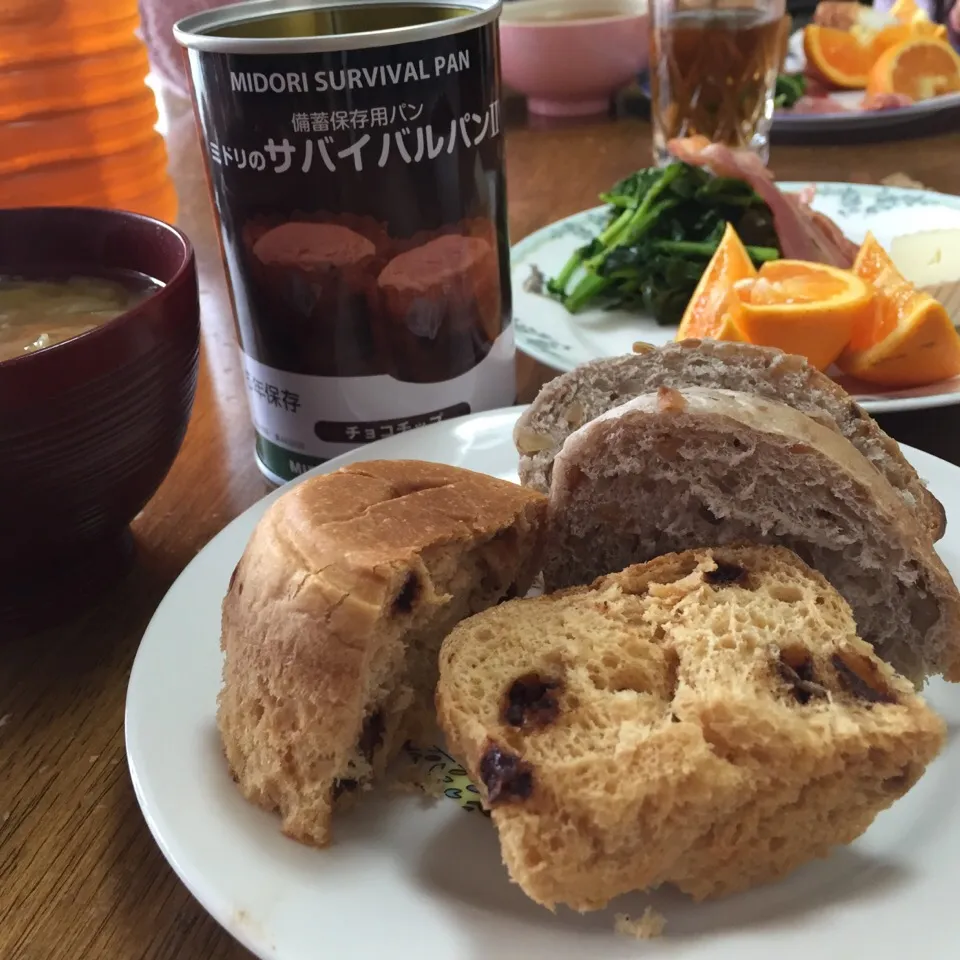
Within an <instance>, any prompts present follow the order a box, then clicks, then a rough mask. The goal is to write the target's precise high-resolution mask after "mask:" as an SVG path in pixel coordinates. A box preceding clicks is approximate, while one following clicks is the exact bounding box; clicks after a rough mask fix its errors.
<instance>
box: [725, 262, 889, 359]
mask: <svg viewBox="0 0 960 960" xmlns="http://www.w3.org/2000/svg"><path fill="white" fill-rule="evenodd" d="M733 291H734V298H735V304H736V306H735V308H734V309H733V310H732V311H731V312H732V314H733V317H734V321H735V323H736V325H737V328H738V329H739V331H740V332H741V333H742V334H743V335H744V336H745V337H746V338H747V340H749V341H750V343H755V344H758V345H760V346H767V347H779V348H780V349H781V350H784V351H786V352H787V353H795V354H799V355H800V356H804V357H806V358H807V359H808V360H809V361H810V363H812V364H813V365H814V366H815V367H817V369H819V370H825V369H826V368H827V367H829V366H830V365H831V364H832V363H833V362H834V361H835V360H836V359H837V357H839V356H840V354H841V353H842V352H843V349H844V347H846V345H847V344H848V343H849V341H850V338H851V336H852V335H853V332H854V330H856V329H858V328H861V327H863V326H864V325H865V324H866V323H867V322H868V321H869V319H870V318H871V317H872V316H873V313H874V306H873V301H874V292H873V288H872V287H871V286H870V284H869V283H866V282H865V281H864V280H862V279H861V278H860V277H858V276H856V275H855V274H854V273H852V272H851V271H848V270H840V269H838V268H836V267H828V266H825V265H823V264H819V263H805V262H803V261H800V260H775V261H773V262H772V263H765V264H764V265H763V266H762V267H761V268H760V272H759V273H758V274H757V276H756V277H755V278H753V279H747V280H741V281H740V282H739V283H737V284H735V285H734V288H733Z"/></svg>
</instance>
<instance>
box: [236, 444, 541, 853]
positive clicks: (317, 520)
mask: <svg viewBox="0 0 960 960" xmlns="http://www.w3.org/2000/svg"><path fill="white" fill-rule="evenodd" d="M545 513H546V498H545V497H543V496H542V495H541V494H539V493H535V492H532V491H528V490H525V489H523V488H522V487H519V486H517V485H516V484H513V483H508V482H507V481H504V480H498V479H496V478H494V477H489V476H486V475H483V474H477V473H473V472H471V471H467V470H461V469H458V468H456V467H448V466H443V465H440V464H434V463H423V462H420V461H404V460H396V461H371V462H368V463H359V464H353V465H351V466H348V467H345V468H343V469H342V470H338V471H337V472H336V473H331V474H327V475H324V476H320V477H316V478H313V479H311V480H307V481H305V482H304V483H301V484H299V485H298V486H295V487H294V488H293V489H291V490H290V492H289V493H287V494H285V495H284V496H282V497H280V499H278V500H277V501H276V502H275V503H274V504H273V505H272V506H271V508H270V509H269V510H268V512H267V513H266V514H265V516H264V517H263V519H262V520H261V521H260V523H259V525H258V526H257V528H256V530H255V531H254V533H253V536H252V537H251V540H250V543H249V544H248V546H247V549H246V551H245V553H244V555H243V558H242V559H241V561H240V563H239V565H238V567H237V569H236V571H235V572H234V575H233V577H232V578H231V581H230V587H229V590H228V593H227V596H226V599H225V600H224V604H223V621H222V636H221V646H222V648H223V652H224V657H225V660H224V669H223V689H222V691H221V694H220V697H219V710H218V714H217V721H218V725H219V728H220V733H221V736H222V738H223V744H224V747H225V750H226V755H227V760H228V761H229V764H230V768H231V771H232V773H233V775H234V777H235V779H236V780H237V783H238V784H239V786H240V789H241V790H242V792H243V794H244V796H246V797H247V798H248V799H249V800H251V801H253V802H254V803H257V804H259V805H260V806H263V807H265V808H267V809H271V810H274V809H275V810H279V811H280V814H281V817H282V820H283V830H284V832H285V833H286V834H288V835H289V836H291V837H294V838H296V839H298V840H301V841H304V842H307V843H314V844H318V845H323V844H325V843H327V842H328V840H329V837H330V818H331V815H332V812H333V809H334V804H335V802H336V801H338V800H345V799H347V798H348V797H349V796H350V795H351V794H355V793H356V792H357V791H358V790H359V789H363V788H366V787H368V786H369V784H370V782H371V781H372V779H373V778H374V777H375V776H376V775H377V774H379V773H381V772H382V770H383V769H384V767H385V765H386V763H387V762H388V760H389V759H390V758H391V756H393V755H394V754H395V752H396V751H397V750H398V749H399V748H400V747H401V746H402V745H403V743H404V741H405V740H406V739H407V738H408V737H409V736H410V735H411V733H415V732H416V731H417V729H419V728H420V727H421V726H422V725H424V724H426V723H432V722H433V721H434V719H435V714H434V708H433V692H434V689H435V687H436V680H437V653H438V651H439V649H440V644H441V642H442V640H443V638H444V637H445V636H446V634H447V633H448V632H449V631H450V630H451V629H452V628H453V627H454V625H455V624H456V623H458V622H459V621H460V620H462V619H463V618H464V617H466V616H469V615H470V614H473V613H476V612H478V611H480V610H483V609H485V608H486V607H489V606H491V605H493V604H495V603H497V602H499V601H500V600H502V599H504V598H505V597H507V596H516V595H519V596H522V595H523V594H524V593H525V592H526V591H527V590H528V589H529V587H530V584H531V582H532V581H533V578H534V576H535V575H536V573H537V571H538V570H539V564H540V552H541V542H542V536H541V533H542V526H543V520H544V517H545Z"/></svg>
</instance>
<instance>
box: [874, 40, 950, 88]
mask: <svg viewBox="0 0 960 960" xmlns="http://www.w3.org/2000/svg"><path fill="white" fill-rule="evenodd" d="M866 88H867V93H868V94H873V93H900V94H903V95H904V96H907V97H910V98H911V99H912V100H929V99H930V98H931V97H937V96H940V95H941V94H944V93H958V92H960V56H958V55H957V54H956V53H955V52H954V50H953V48H952V47H951V46H950V44H949V43H947V42H946V41H945V40H940V39H937V38H936V37H924V36H911V37H910V38H909V39H907V40H904V41H903V42H902V43H898V44H895V45H894V46H892V47H890V48H888V49H887V50H884V51H883V53H881V54H880V56H879V57H878V58H877V61H876V63H874V65H873V67H872V68H871V69H870V73H869V76H868V78H867V84H866Z"/></svg>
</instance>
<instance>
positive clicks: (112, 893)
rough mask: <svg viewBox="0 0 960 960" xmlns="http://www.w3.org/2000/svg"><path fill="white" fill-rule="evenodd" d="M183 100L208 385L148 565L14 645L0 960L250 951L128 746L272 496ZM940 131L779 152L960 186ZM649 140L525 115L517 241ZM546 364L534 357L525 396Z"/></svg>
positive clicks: (952, 454) (144, 545)
mask: <svg viewBox="0 0 960 960" xmlns="http://www.w3.org/2000/svg"><path fill="white" fill-rule="evenodd" d="M169 106H170V108H171V125H170V138H169V143H170V150H171V154H172V159H173V167H174V171H175V176H176V180H177V185H178V189H179V192H180V197H181V204H182V215H181V222H182V224H183V226H184V227H185V229H186V230H187V231H188V233H189V234H190V235H191V237H192V238H193V240H194V242H195V244H196V246H197V251H198V254H199V261H200V268H201V276H202V281H201V283H202V297H203V363H202V370H201V377H200V386H199V390H198V393H197V399H196V406H195V409H194V412H193V419H192V421H191V425H190V429H189V432H188V434H187V437H186V441H185V443H184V445H183V450H182V452H181V454H180V457H179V459H178V460H177V462H176V464H175V466H174V467H173V470H172V471H171V473H170V475H169V476H168V478H167V480H166V482H165V483H164V484H163V486H162V488H161V489H160V491H159V492H158V493H157V495H156V497H155V498H154V499H153V500H152V502H151V503H150V504H149V505H148V506H147V508H146V509H145V510H144V511H143V512H142V514H141V515H140V516H139V517H138V518H137V519H136V521H135V523H134V532H135V535H136V539H137V543H138V547H139V555H138V559H137V563H136V566H135V568H134V569H133V571H132V572H131V573H130V574H129V576H128V577H127V578H126V579H125V580H124V581H123V582H122V583H120V584H118V585H117V587H116V588H115V589H114V590H113V591H112V593H111V595H110V596H109V597H108V598H107V599H106V600H105V601H104V602H103V603H101V604H99V605H98V606H97V608H96V609H93V610H90V611H89V612H87V613H86V614H85V615H84V616H83V617H82V618H81V619H80V620H78V621H77V622H75V623H73V624H71V625H70V626H69V627H66V628H63V629H60V630H58V631H56V632H55V633H52V634H50V635H48V636H42V637H35V638H33V639H31V640H29V641H22V642H20V641H18V642H7V643H2V642H0V960H86V958H96V960H99V958H104V960H106V958H110V960H161V958H162V960H241V958H248V957H250V954H248V953H247V952H246V951H245V950H244V949H243V948H241V947H240V946H239V945H237V944H236V943H235V942H234V941H233V940H232V939H231V938H230V937H229V936H228V935H227V934H226V933H225V932H223V931H222V930H221V929H220V928H219V927H218V926H217V925H216V924H215V923H214V921H213V920H211V919H210V918H209V917H208V916H207V915H206V913H205V912H204V911H203V909H202V908H201V907H200V906H199V905H198V904H197V903H196V902H195V901H194V900H193V899H192V897H191V896H190V894H189V893H188V892H187V890H186V889H185V888H184V887H183V886H182V884H181V883H180V882H179V881H178V879H177V878H176V877H175V875H174V873H173V872H172V870H171V869H170V868H169V867H168V866H167V864H166V863H165V861H164V859H163V857H162V856H161V854H160V851H159V850H158V848H157V847H156V845H155V844H154V842H153V840H152V838H151V837H150V834H149V833H148V831H147V827H146V825H145V823H144V821H143V818H142V816H141V814H140V811H139V809H138V807H137V804H136V801H135V799H134V794H133V789H132V787H131V783H130V778H129V774H128V772H127V765H126V758H125V755H124V742H123V710H124V696H125V693H126V684H127V678H128V675H129V672H130V666H131V663H132V661H133V657H134V654H135V653H136V649H137V644H138V642H139V640H140V637H141V635H142V633H143V630H144V628H145V627H146V625H147V622H148V621H149V619H150V617H151V615H152V613H153V611H154V610H155V608H156V606H157V604H158V603H159V602H160V600H161V598H162V597H163V595H164V593H165V591H166V590H167V589H168V587H169V586H170V584H171V583H172V582H173V580H174V579H175V578H176V576H177V575H178V574H179V573H180V571H181V570H182V569H183V567H184V566H185V565H186V564H187V563H188V561H189V560H190V559H191V558H192V557H193V556H194V555H195V554H196V553H197V551H198V550H199V549H200V548H201V547H203V546H204V544H206V543H207V542H208V541H209V540H210V539H211V537H213V536H214V535H215V534H216V533H217V532H218V531H219V530H220V529H221V528H222V527H223V526H224V525H225V524H226V523H227V522H228V521H229V520H231V519H232V518H233V517H235V516H236V515H237V514H238V513H240V512H241V511H243V510H244V509H245V508H246V507H248V506H249V505H250V504H252V503H253V502H254V501H255V500H257V499H258V498H259V497H261V496H263V495H264V494H265V493H266V492H267V491H268V487H267V484H266V483H265V482H264V481H263V479H261V476H260V474H259V473H258V471H257V469H256V467H255V465H254V462H253V449H252V448H253V432H252V430H251V427H250V423H249V419H248V412H247V405H246V400H245V395H244V383H243V379H242V376H241V370H240V364H239V359H238V355H237V347H236V343H235V339H234V333H233V325H232V320H231V317H230V313H229V307H228V303H227V300H226V296H225V291H224V285H223V276H222V270H221V266H220V261H219V250H218V247H217V242H216V235H215V231H214V227H213V221H212V214H211V208H210V204H209V201H208V199H207V193H206V186H205V183H204V179H203V173H202V169H201V165H200V160H199V151H198V147H197V143H196V135H195V133H194V127H193V118H192V115H191V114H190V112H189V111H188V109H187V107H186V105H185V104H183V103H179V102H172V103H170V104H169ZM941 129H942V130H945V131H947V132H940V133H936V132H935V131H934V132H932V133H930V134H929V135H927V136H925V137H923V138H922V139H914V140H910V141H899V142H889V143H883V142H881V143H870V144H846V145H828V146H822V145H821V146H809V145H808V146H801V145H793V146H776V147H775V148H774V151H773V155H772V158H771V165H772V167H773V168H774V170H775V172H776V174H777V175H778V176H779V177H781V178H783V179H791V180H803V179H821V180H845V181H860V182H866V183H876V182H879V181H880V180H882V179H883V178H886V177H888V176H890V175H891V174H895V173H905V174H907V175H909V176H910V177H912V178H914V179H916V180H918V181H920V182H922V183H923V184H925V185H926V186H928V187H930V188H933V189H935V190H941V191H944V192H947V193H960V163H958V162H957V157H958V156H960V133H958V132H956V131H957V129H958V125H957V118H956V116H954V117H952V118H950V117H948V118H946V119H945V120H943V121H941ZM650 151H651V145H650V130H649V126H648V125H647V123H646V122H645V121H644V120H643V119H642V118H640V117H638V116H637V115H636V111H635V110H632V109H631V108H630V107H629V105H628V106H627V107H626V108H623V109H621V111H620V115H619V116H616V117H614V116H611V117H610V118H605V119H599V120H590V121H579V122H573V123H561V124H559V125H557V124H554V125H550V124H545V123H542V122H541V123H536V124H533V123H530V122H528V121H527V120H526V119H525V118H524V116H523V111H522V110H513V111H512V123H511V125H510V129H509V133H508V138H507V167H508V184H509V198H510V226H511V231H512V237H513V239H514V240H519V239H520V238H521V237H523V236H524V235H526V234H527V233H529V232H531V231H532V230H535V229H537V228H538V227H541V226H543V225H545V224H547V223H549V222H550V221H553V220H556V219H557V218H559V217H563V216H566V215H567V214H570V213H574V212H576V211H578V210H581V209H583V208H585V207H589V206H592V205H594V204H595V202H596V195H597V192H598V191H599V190H601V189H603V188H605V187H607V186H609V185H610V184H611V183H613V182H614V181H615V180H617V179H618V178H619V177H621V176H623V175H625V174H627V173H628V172H630V171H631V170H634V169H636V168H637V167H640V166H644V165H646V164H648V163H649V160H650V156H651V152H650ZM549 376H551V373H550V371H548V370H547V369H545V368H543V367H541V366H539V365H537V364H534V363H533V362H532V361H530V360H528V359H526V358H521V360H520V363H519V393H520V397H521V399H523V400H528V399H530V397H531V396H532V394H533V393H534V392H535V391H536V388H537V387H538V386H539V384H540V383H542V382H543V381H544V380H545V379H547V378H548V377H549ZM883 425H884V426H885V427H886V428H887V429H888V430H889V431H890V432H891V433H892V434H893V435H894V436H895V437H897V439H899V440H903V441H907V442H909V443H912V444H915V445H916V446H919V447H921V448H923V449H926V450H929V451H930V452H932V453H935V454H937V455H939V456H941V457H945V458H947V459H950V460H952V461H953V462H954V463H960V408H958V407H953V408H948V409H944V410H938V411H928V412H924V413H917V414H901V415H897V416H888V417H885V418H883ZM0 469H2V465H0ZM12 508H14V509H15V506H14V507H12ZM4 509H11V505H9V504H6V505H4ZM50 602H51V603H56V597H51V598H50ZM0 640H2V638H0Z"/></svg>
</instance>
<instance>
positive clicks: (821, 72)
mask: <svg viewBox="0 0 960 960" xmlns="http://www.w3.org/2000/svg"><path fill="white" fill-rule="evenodd" d="M876 39H877V34H876V33H874V32H873V31H870V30H836V29H834V28H833V27H821V26H818V25H817V24H810V25H809V26H808V27H805V28H804V31H803V52H804V55H805V56H806V58H807V68H808V69H809V70H811V71H812V72H813V73H815V74H816V75H817V76H819V77H820V78H821V79H822V80H825V81H827V82H828V83H832V84H833V85H834V86H837V87H843V88H845V89H849V90H861V89H863V87H865V86H866V84H867V77H868V76H869V74H870V70H871V68H872V67H873V65H874V63H875V62H876V60H877V55H878V51H877V48H876Z"/></svg>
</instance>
